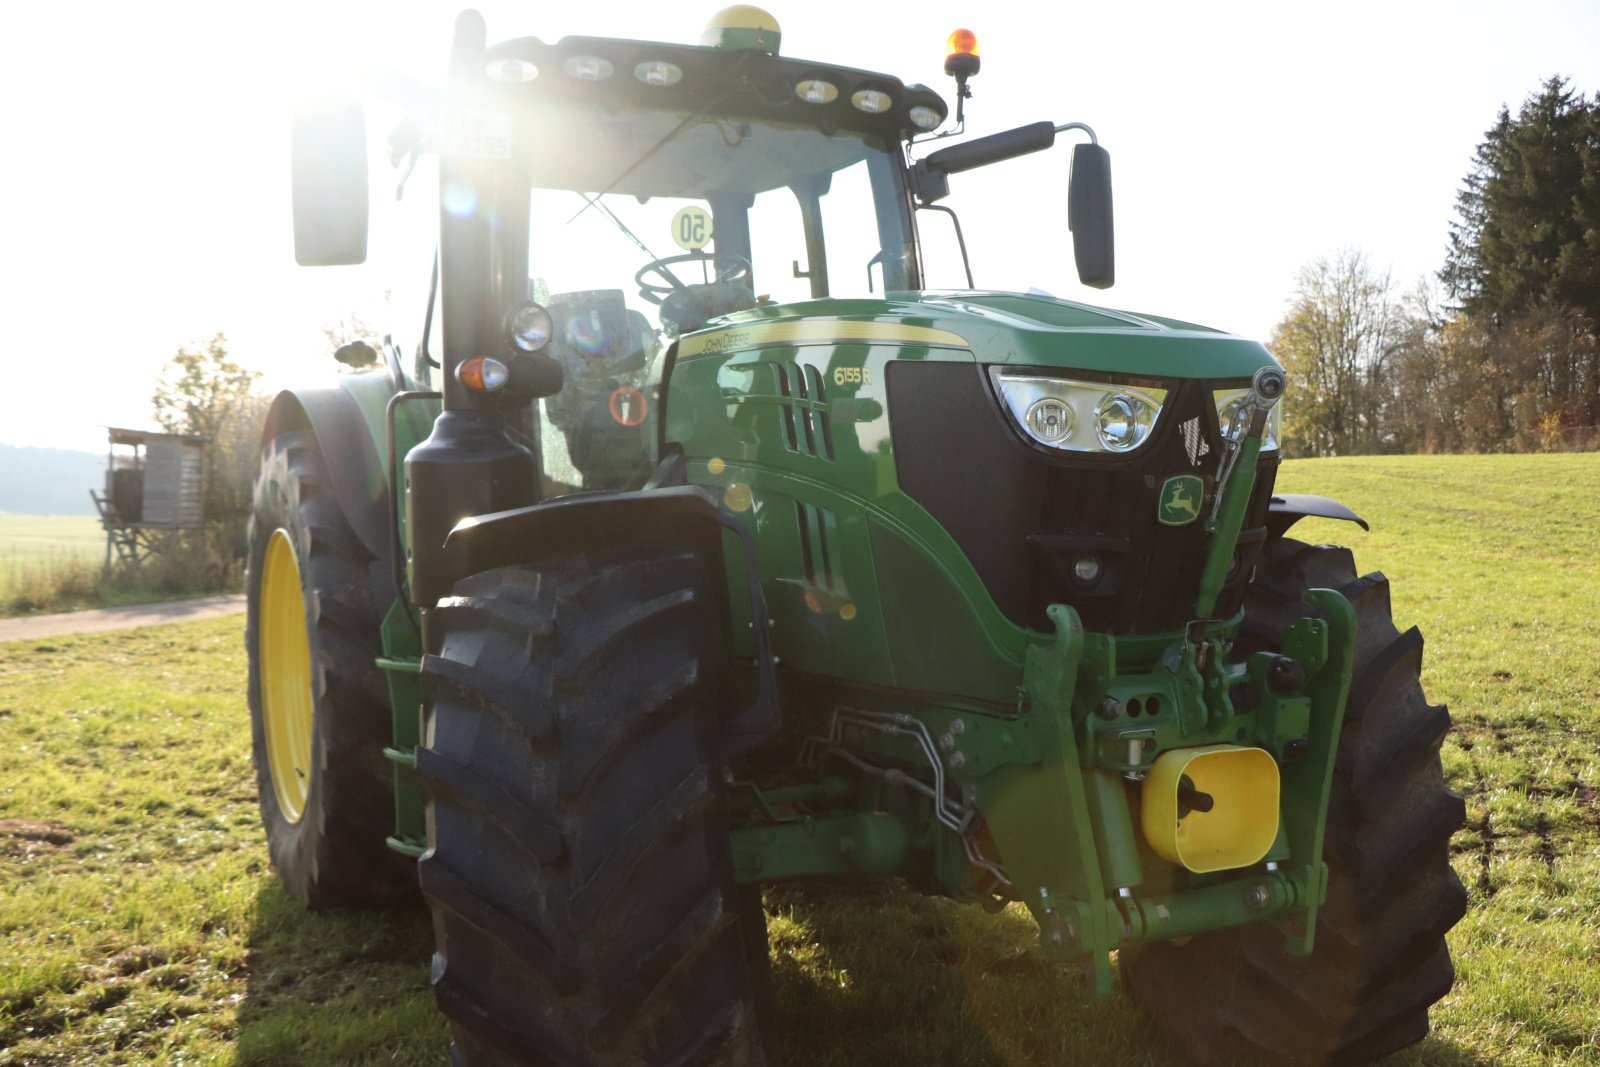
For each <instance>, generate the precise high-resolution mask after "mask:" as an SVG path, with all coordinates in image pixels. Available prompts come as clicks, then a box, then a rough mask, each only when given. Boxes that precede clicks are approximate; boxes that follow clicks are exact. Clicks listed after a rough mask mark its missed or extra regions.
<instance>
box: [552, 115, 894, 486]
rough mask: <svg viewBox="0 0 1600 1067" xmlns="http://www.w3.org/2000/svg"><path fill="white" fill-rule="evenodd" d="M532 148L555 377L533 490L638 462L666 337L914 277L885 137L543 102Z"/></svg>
mask: <svg viewBox="0 0 1600 1067" xmlns="http://www.w3.org/2000/svg"><path fill="white" fill-rule="evenodd" d="M541 140H542V141H544V142H545V143H559V144H565V145H567V146H569V148H571V149H572V150H570V151H562V152H551V153H542V154H541V155H540V156H539V158H538V159H537V160H535V161H533V162H531V163H530V168H531V178H532V182H531V185H532V188H531V189H530V192H529V211H528V231H527V232H528V259H527V262H528V264H529V274H530V275H531V277H530V278H529V283H528V297H529V299H531V300H534V301H536V302H537V303H540V304H542V305H544V306H545V307H547V308H549V309H550V312H551V315H552V317H553V319H554V322H555V335H554V339H553V340H552V342H551V346H550V352H551V354H552V355H553V356H554V357H555V358H557V359H559V360H560V361H561V362H562V364H563V365H564V367H565V369H566V380H567V384H566V387H565V388H564V389H563V390H562V392H561V393H559V394H557V395H556V396H554V397H550V398H547V399H546V400H544V401H541V402H540V408H539V416H540V417H539V422H540V428H539V433H540V441H541V445H542V452H543V453H544V455H545V469H546V472H547V484H546V487H545V488H546V492H547V493H559V492H562V491H566V490H569V489H592V488H616V487H622V486H626V485H630V484H637V482H638V481H640V480H642V478H643V477H644V476H645V475H646V474H648V471H649V465H650V452H651V449H650V448H649V443H650V442H651V441H652V440H653V439H654V431H655V425H654V416H655V408H656V401H657V399H658V397H657V386H658V384H659V381H660V377H661V370H662V366H663V360H662V355H663V354H664V352H665V349H666V346H667V345H668V344H670V343H671V341H672V340H673V339H674V338H675V337H677V336H679V335H680V334H683V333H688V332H691V331H694V330H698V329H701V328H703V327H705V325H706V324H707V323H708V322H710V321H711V320H713V319H715V318H716V317H717V316H720V315H726V314H729V313H731V312H736V311H741V310H746V309H749V308H755V307H761V306H766V305H771V304H782V303H790V302H793V301H798V300H808V299H814V298H821V297H845V296H861V295H866V294H867V293H869V292H877V293H882V292H884V291H886V290H888V289H907V288H911V286H912V277H913V274H914V267H913V264H914V262H915V258H914V257H915V253H914V246H913V244H912V241H911V240H910V237H909V233H908V227H909V221H908V219H907V218H906V211H907V209H906V202H905V197H904V193H903V191H902V187H901V185H900V180H901V179H900V174H901V169H900V160H899V155H898V153H899V146H898V143H897V142H888V143H883V142H880V141H878V139H877V138H876V137H874V136H873V135H868V134H855V133H848V132H835V133H833V134H824V133H822V132H821V131H819V130H817V129H815V128H811V127H806V126H798V125H787V124H778V123H772V122H764V121H752V120H739V119H732V118H727V117H715V116H702V115H697V114H694V113H690V114H688V115H684V114H672V113H666V112H644V113H637V114H632V115H623V116H618V115H617V114H614V113H601V112H599V111H598V110H595V111H587V110H584V109H578V108H570V109H563V110H562V111H561V112H550V113H547V114H546V115H545V117H544V121H543V122H541Z"/></svg>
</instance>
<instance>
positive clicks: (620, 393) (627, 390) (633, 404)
mask: <svg viewBox="0 0 1600 1067" xmlns="http://www.w3.org/2000/svg"><path fill="white" fill-rule="evenodd" d="M610 407H611V417H612V418H613V419H614V420H616V421H617V422H618V423H620V424H621V425H623V426H637V425H639V424H640V423H641V422H643V421H644V416H645V412H646V411H648V410H649V407H650V405H649V402H648V401H646V400H645V398H644V394H643V393H641V392H639V390H637V389H635V388H634V387H633V386H631V385H619V386H617V388H615V389H613V390H612V391H611V403H610Z"/></svg>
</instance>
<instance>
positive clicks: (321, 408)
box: [261, 376, 393, 595]
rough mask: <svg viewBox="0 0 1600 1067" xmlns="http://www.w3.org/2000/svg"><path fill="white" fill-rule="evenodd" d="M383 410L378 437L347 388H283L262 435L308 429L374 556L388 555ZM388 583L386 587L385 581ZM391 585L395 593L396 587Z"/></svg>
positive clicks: (357, 531) (335, 488)
mask: <svg viewBox="0 0 1600 1067" xmlns="http://www.w3.org/2000/svg"><path fill="white" fill-rule="evenodd" d="M352 377H353V376H352ZM386 399H387V398H385V400H386ZM382 415H383V409H382V406H381V405H380V406H379V408H378V418H379V422H378V427H379V429H378V434H379V436H378V437H377V438H376V439H375V437H374V432H373V428H372V425H371V423H370V421H369V420H368V418H367V417H366V415H365V413H364V412H363V410H362V405H361V404H360V403H359V402H358V401H357V399H356V398H355V397H354V396H352V395H351V394H350V393H349V392H347V391H346V390H345V389H343V388H339V387H335V388H331V389H290V390H285V391H284V392H281V393H279V394H278V396H277V398H276V399H275V400H273V402H272V408H271V409H270V410H269V411H268V412H267V423H266V428H265V429H264V430H263V431H262V437H261V440H262V443H263V444H265V443H266V442H267V441H270V440H272V438H273V437H275V436H277V435H278V434H280V433H283V432H286V431H289V430H295V429H309V430H310V431H311V433H312V436H314V437H315V438H316V440H317V447H318V449H319V450H320V451H321V453H322V462H323V464H324V465H325V466H326V467H327V470H328V477H329V479H330V480H331V482H332V485H331V486H330V487H329V488H330V489H331V490H332V492H333V496H334V499H335V500H337V501H338V502H339V509H340V510H341V511H342V512H344V517H345V520H346V521H347V522H349V524H350V529H351V530H353V531H354V532H355V535H356V538H357V539H358V540H359V541H360V542H361V544H362V547H364V548H365V549H366V550H367V551H368V552H370V553H371V554H372V557H373V558H374V559H376V560H380V561H387V560H388V559H389V556H390V548H389V522H390V518H389V516H390V494H389V484H388V482H389V480H388V477H387V475H386V474H385V472H384V469H383V468H384V465H383V460H382V459H381V458H380V457H381V456H382V449H381V445H382V438H381V433H382V425H383V423H382ZM384 584H385V589H386V590H387V586H388V583H387V581H386V582H385V583H384ZM387 591H388V592H389V594H390V595H392V593H393V590H387Z"/></svg>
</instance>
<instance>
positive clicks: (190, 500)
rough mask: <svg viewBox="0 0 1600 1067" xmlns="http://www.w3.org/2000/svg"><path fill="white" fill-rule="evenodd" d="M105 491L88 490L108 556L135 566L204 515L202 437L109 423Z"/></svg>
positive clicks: (108, 560)
mask: <svg viewBox="0 0 1600 1067" xmlns="http://www.w3.org/2000/svg"><path fill="white" fill-rule="evenodd" d="M106 437H107V448H106V483H105V492H104V495H101V494H98V493H95V492H94V491H93V490H91V491H90V493H89V496H90V497H91V498H92V499H93V500H94V503H95V507H96V508H98V509H99V511H100V525H101V526H102V527H103V528H104V529H105V531H106V565H107V566H110V565H111V557H112V554H113V553H115V555H116V557H117V559H118V560H120V561H122V562H124V563H132V564H137V563H139V561H140V560H142V559H144V558H145V557H147V556H148V555H150V553H151V552H153V551H155V550H156V549H157V548H158V547H159V546H160V543H161V542H162V541H163V540H164V539H166V537H167V536H168V535H169V534H170V533H173V532H175V531H178V530H195V529H199V528H200V526H201V524H202V523H203V522H204V519H205V514H204V510H205V475H204V471H205V447H206V444H207V442H206V439H205V438H203V437H193V436H190V435H188V434H176V433H155V432H152V431H149V430H128V429H123V428H121V427H116V426H113V427H110V428H109V431H108V433H107V435H106Z"/></svg>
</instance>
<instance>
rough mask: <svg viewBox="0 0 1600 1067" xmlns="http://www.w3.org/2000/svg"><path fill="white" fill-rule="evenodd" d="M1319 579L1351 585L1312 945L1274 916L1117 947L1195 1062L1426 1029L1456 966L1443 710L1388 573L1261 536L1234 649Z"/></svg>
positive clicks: (1454, 821)
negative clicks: (1294, 943)
mask: <svg viewBox="0 0 1600 1067" xmlns="http://www.w3.org/2000/svg"><path fill="white" fill-rule="evenodd" d="M1318 588H1325V589H1335V590H1338V591H1339V592H1340V593H1341V594H1343V595H1344V596H1345V597H1346V598H1347V599H1348V600H1349V601H1350V603H1351V605H1352V606H1353V607H1354V608H1355V611H1356V621H1357V622H1356V625H1357V628H1356V650H1355V664H1354V670H1353V676H1352V678H1351V685H1350V698H1349V702H1348V706H1347V708H1346V710H1345V719H1344V728H1343V731H1342V733H1341V735H1340V738H1339V752H1338V755H1337V757H1336V760H1335V764H1334V772H1333V788H1332V793H1331V796H1330V798H1329V808H1328V823H1327V831H1326V835H1325V843H1324V846H1323V856H1324V859H1325V860H1326V861H1327V864H1328V873H1329V882H1328V900H1327V904H1326V906H1324V907H1323V908H1322V910H1321V911H1320V913H1319V917H1318V920H1317V930H1316V942H1315V945H1316V948H1315V951H1314V952H1313V953H1312V954H1311V955H1310V956H1309V957H1306V958H1304V959H1296V958H1293V957H1291V956H1289V955H1288V953H1287V952H1286V951H1285V944H1284V943H1285V936H1284V934H1283V932H1282V930H1281V929H1280V928H1278V927H1276V926H1274V925H1272V924H1256V925H1253V926H1246V927H1241V928H1238V929H1234V930H1225V931H1220V932H1218V933H1214V934H1207V935H1203V936H1199V937H1195V938H1193V939H1192V940H1191V941H1189V942H1188V943H1186V944H1183V945H1177V944H1172V943H1159V944H1153V945H1148V946H1143V947H1140V948H1137V949H1126V950H1124V951H1123V952H1122V954H1121V967H1122V971H1123V974H1124V975H1125V976H1126V978H1127V981H1128V984H1129V987H1130V989H1131V991H1132V993H1133V995H1134V997H1135V998H1136V999H1137V1000H1138V1001H1139V1002H1140V1004H1141V1006H1142V1007H1143V1008H1144V1010H1145V1011H1146V1012H1147V1013H1148V1014H1149V1015H1150V1016H1151V1017H1152V1018H1153V1019H1154V1020H1155V1021H1156V1022H1157V1023H1158V1024H1160V1025H1161V1027H1162V1028H1163V1029H1165V1030H1166V1031H1168V1033H1170V1034H1171V1035H1172V1036H1173V1037H1174V1038H1175V1039H1176V1040H1177V1041H1178V1042H1179V1043H1180V1044H1181V1045H1183V1046H1184V1049H1185V1051H1186V1052H1188V1053H1189V1055H1190V1056H1192V1057H1194V1058H1195V1059H1196V1060H1198V1061H1199V1062H1202V1063H1230V1062H1237V1061H1239V1060H1255V1059H1265V1060H1270V1061H1274V1062H1296V1063H1361V1062H1366V1061H1369V1060H1373V1059H1377V1058H1379V1057H1381V1056H1384V1055H1387V1054H1388V1053H1390V1052H1393V1051H1395V1050H1396V1049H1400V1048H1404V1047H1405V1046H1407V1045H1410V1044H1412V1043H1414V1042H1417V1041H1420V1040H1421V1039H1422V1038H1423V1036H1424V1035H1426V1034H1427V1032H1428V1008H1429V1006H1430V1005H1432V1004H1433V1002H1434V1001H1436V1000H1438V999H1439V998H1440V997H1442V996H1444V994H1445V993H1447V992H1449V990H1450V986H1451V984H1452V982H1453V981H1454V976H1455V972H1454V969H1453V968H1452V966H1451V963H1450V951H1449V948H1448V947H1447V946H1446V944H1445V939H1444V935H1445V932H1446V931H1447V930H1449V929H1450V928H1451V927H1452V926H1454V925H1455V923H1456V921H1457V920H1458V919H1460V918H1461V916H1462V915H1463V914H1464V912H1465V910H1466V891H1465V890H1464V889H1463V888H1462V886H1461V881H1460V879H1459V878H1457V877H1456V874H1455V871H1454V870H1453V869H1452V868H1451V866H1450V848H1449V845H1450V835H1451V834H1453V833H1454V832H1455V831H1456V829H1457V828H1459V827H1460V826H1461V824H1462V822H1463V820H1464V819H1465V814H1466V812H1465V807H1464V805H1463V803H1462V800H1461V798H1460V797H1459V796H1457V795H1456V794H1454V793H1452V792H1450V791H1449V790H1447V789H1446V788H1445V784H1444V774H1443V770H1442V768H1441V765H1440V760H1439V744H1440V742H1441V741H1442V740H1443V739H1444V735H1445V733H1446V731H1448V730H1449V728H1450V715H1449V712H1448V711H1447V710H1446V709H1445V708H1444V707H1443V706H1441V705H1433V704H1429V703H1428V702H1427V699H1426V698H1425V697H1424V696H1423V692H1422V686H1421V682H1420V680H1419V672H1420V669H1421V665H1422V635H1421V634H1420V633H1419V632H1418V631H1417V630H1416V629H1415V628H1412V629H1410V630H1408V631H1406V632H1405V633H1400V632H1399V631H1398V630H1396V629H1395V626H1394V622H1393V620H1392V617H1391V613H1390V608H1389V583H1388V579H1386V578H1385V577H1384V576H1383V575H1381V574H1369V575H1367V576H1366V577H1364V578H1359V579H1358V578H1357V577H1356V573H1355V566H1354V563H1353V561H1352V559H1351V556H1350V552H1349V550H1348V549H1344V548H1335V547H1331V546H1326V545H1318V546H1313V545H1306V544H1302V543H1301V542H1298V541H1292V540H1288V539H1282V540H1279V541H1275V542H1273V543H1272V544H1270V545H1268V546H1267V548H1266V549H1265V550H1264V551H1263V553H1262V556H1261V559H1260V561H1259V562H1258V564H1257V571H1256V578H1255V581H1254V582H1252V584H1251V585H1250V587H1249V590H1248V591H1247V593H1246V597H1245V622H1244V628H1243V632H1242V633H1241V635H1240V642H1239V644H1240V650H1241V651H1243V652H1246V653H1249V652H1254V651H1258V650H1263V649H1268V650H1276V649H1277V648H1278V646H1279V644H1280V643H1281V640H1282V637H1283V635H1284V633H1285V632H1286V631H1287V629H1288V627H1289V626H1290V625H1292V624H1293V623H1294V621H1295V620H1296V619H1298V618H1301V617H1302V616H1305V615H1307V614H1312V613H1313V612H1312V609H1311V607H1310V605H1309V604H1308V603H1306V602H1304V601H1303V597H1304V594H1305V592H1306V591H1307V590H1310V589H1318Z"/></svg>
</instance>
